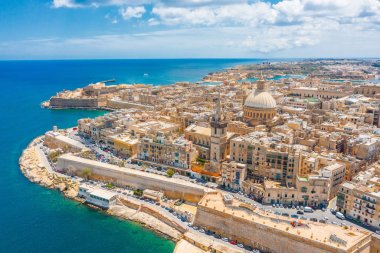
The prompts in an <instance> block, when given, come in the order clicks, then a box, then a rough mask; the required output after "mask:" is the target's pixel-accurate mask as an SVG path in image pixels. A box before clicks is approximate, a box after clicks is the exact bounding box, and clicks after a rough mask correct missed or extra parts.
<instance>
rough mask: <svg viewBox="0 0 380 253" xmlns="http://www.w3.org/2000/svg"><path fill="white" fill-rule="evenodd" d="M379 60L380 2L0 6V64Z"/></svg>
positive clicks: (204, 0) (85, 1) (72, 1)
mask: <svg viewBox="0 0 380 253" xmlns="http://www.w3.org/2000/svg"><path fill="white" fill-rule="evenodd" d="M309 57H310V58H326V57H352V58H353V57H370V58H372V57H373V58H374V57H380V0H270V1H269V0H178V1H176V0H17V1H15V0H0V59H3V60H8V59H10V60H12V59H110V58H111V59H120V58H123V59H124V58H132V59H135V58H309Z"/></svg>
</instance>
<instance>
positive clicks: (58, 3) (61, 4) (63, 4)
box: [52, 0, 81, 8]
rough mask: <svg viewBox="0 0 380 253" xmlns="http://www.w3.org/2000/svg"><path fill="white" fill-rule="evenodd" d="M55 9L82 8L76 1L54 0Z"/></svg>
mask: <svg viewBox="0 0 380 253" xmlns="http://www.w3.org/2000/svg"><path fill="white" fill-rule="evenodd" d="M52 6H53V8H78V7H81V5H80V4H77V3H76V2H75V0H53V4H52Z"/></svg>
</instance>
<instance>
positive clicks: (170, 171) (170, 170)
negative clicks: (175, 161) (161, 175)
mask: <svg viewBox="0 0 380 253" xmlns="http://www.w3.org/2000/svg"><path fill="white" fill-rule="evenodd" d="M174 173H175V171H174V170H173V169H168V170H167V171H166V175H168V177H172V176H173V175H174Z"/></svg>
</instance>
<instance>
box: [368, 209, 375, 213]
mask: <svg viewBox="0 0 380 253" xmlns="http://www.w3.org/2000/svg"><path fill="white" fill-rule="evenodd" d="M366 211H367V213H369V214H375V210H372V209H367V210H366Z"/></svg>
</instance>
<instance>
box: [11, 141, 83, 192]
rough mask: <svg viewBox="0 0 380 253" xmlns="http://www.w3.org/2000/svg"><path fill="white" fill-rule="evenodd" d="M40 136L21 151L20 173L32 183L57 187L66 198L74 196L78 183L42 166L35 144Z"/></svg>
mask: <svg viewBox="0 0 380 253" xmlns="http://www.w3.org/2000/svg"><path fill="white" fill-rule="evenodd" d="M41 138H42V137H39V138H36V139H34V140H33V141H32V142H31V143H30V144H29V145H28V147H27V148H26V149H25V150H24V151H23V153H22V155H21V157H20V159H19V164H20V169H21V171H22V173H23V174H24V175H25V176H26V177H27V178H28V179H29V180H30V181H31V182H34V183H37V184H39V185H42V186H44V187H46V188H50V189H57V190H59V191H61V192H62V193H64V195H65V196H66V197H68V198H74V197H75V196H76V195H77V193H78V188H79V187H78V184H77V183H76V182H73V181H72V180H71V179H70V178H66V177H64V176H61V175H58V174H57V173H55V172H52V171H49V170H48V169H47V168H46V166H44V164H43V161H42V159H41V157H40V154H39V152H38V150H37V147H36V145H37V144H38V143H39V142H40V141H41Z"/></svg>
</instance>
